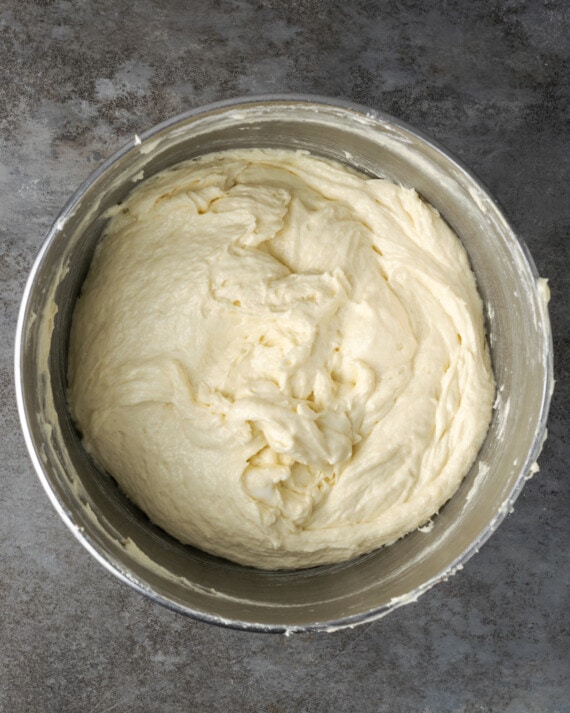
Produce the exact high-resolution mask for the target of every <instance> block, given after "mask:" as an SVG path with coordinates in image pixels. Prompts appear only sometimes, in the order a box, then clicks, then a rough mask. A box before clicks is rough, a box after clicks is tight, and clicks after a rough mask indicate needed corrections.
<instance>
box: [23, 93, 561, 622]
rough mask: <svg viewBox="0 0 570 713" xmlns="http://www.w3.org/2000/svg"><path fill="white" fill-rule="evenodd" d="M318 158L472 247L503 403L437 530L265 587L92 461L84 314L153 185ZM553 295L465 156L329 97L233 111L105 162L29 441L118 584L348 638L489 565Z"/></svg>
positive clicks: (31, 329)
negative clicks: (80, 422) (80, 355)
mask: <svg viewBox="0 0 570 713" xmlns="http://www.w3.org/2000/svg"><path fill="white" fill-rule="evenodd" d="M254 146H256V147H259V146H263V147H275V148H278V147H280V148H290V149H307V150H309V151H311V152H313V153H315V154H318V155H321V156H325V157H328V158H331V159H336V160H339V161H341V162H344V163H346V164H348V165H350V166H353V167H355V168H357V169H359V170H361V171H364V172H365V173H368V174H370V175H372V176H383V177H387V178H390V179H392V180H395V181H396V182H398V183H401V184H403V185H405V186H410V187H414V188H415V189H416V190H417V191H418V192H419V193H420V194H421V195H422V196H423V197H424V198H425V199H426V200H427V201H429V202H430V203H431V204H432V205H433V206H435V207H436V208H437V209H438V210H439V211H440V213H441V214H442V215H443V216H444V218H445V219H446V220H447V221H448V223H449V224H450V225H451V227H452V228H453V229H454V230H455V232H456V233H457V235H459V237H460V239H461V240H462V242H463V244H464V246H465V248H466V249H467V252H468V254H469V257H470V259H471V263H472V266H473V269H474V271H475V274H476V277H477V282H478V286H479V290H480V293H481V296H482V298H483V300H484V303H485V316H486V319H487V328H488V333H489V341H490V346H491V352H492V359H493V368H494V372H495V377H496V382H497V389H498V392H497V393H498V396H497V402H496V405H495V411H494V416H493V420H492V423H491V426H490V429H489V432H488V434H487V438H486V440H485V443H484V445H483V447H482V449H481V452H480V454H479V457H478V459H477V462H476V463H475V464H474V466H473V467H472V468H471V470H470V472H469V474H468V475H467V477H466V478H465V480H464V482H463V483H462V485H461V487H460V489H459V491H458V492H457V493H456V495H455V496H454V497H453V498H452V500H450V502H449V503H447V505H445V507H444V508H443V509H442V511H441V512H440V513H439V515H437V516H436V517H435V518H434V519H433V527H432V528H431V529H430V530H429V531H423V532H422V531H416V532H413V533H411V534H410V535H408V536H406V537H405V538H403V539H401V540H399V541H398V542H396V543H395V544H393V545H391V546H389V547H385V548H383V549H380V550H378V551H376V552H374V553H372V554H369V555H366V556H364V557H360V558H359V559H356V560H353V561H350V562H346V563H343V564H339V565H334V566H323V567H315V568H312V569H307V570H303V571H295V572H286V571H285V572H266V571H260V570H255V569H250V568H247V567H243V566H240V565H237V564H232V563H231V562H227V561H225V560H222V559H218V558H216V557H213V556H210V555H208V554H205V553H204V552H201V551H199V550H196V549H193V548H191V547H188V546H184V545H181V544H180V543H178V542H177V541H175V540H174V539H172V538H171V537H169V536H168V535H166V534H165V533H164V532H163V531H162V530H160V529H159V528H157V527H155V526H153V525H152V524H151V523H150V522H149V520H148V519H147V518H146V517H145V516H144V515H143V514H142V512H141V511H140V510H138V509H137V508H136V507H135V506H134V505H132V504H131V503H130V502H129V501H128V500H127V498H126V497H125V496H123V495H122V493H121V492H120V491H119V489H118V488H117V486H116V484H115V482H114V481H113V480H112V479H111V478H110V477H109V476H107V475H106V474H104V473H102V472H100V471H99V470H98V469H97V468H96V467H95V465H94V464H93V462H92V461H91V460H90V458H89V457H88V456H87V455H86V453H85V451H84V450H83V448H82V445H81V442H80V439H79V437H78V434H77V431H76V430H75V428H74V425H73V423H72V421H71V418H70V415H69V410H68V406H67V402H66V371H67V348H68V339H69V331H70V322H71V317H72V312H73V308H74V303H75V300H76V298H77V296H78V293H79V291H80V288H81V285H82V282H83V280H84V278H85V275H86V272H87V270H88V268H89V263H90V260H91V257H92V255H93V251H94V249H95V246H96V244H97V242H98V241H99V239H100V237H101V235H102V231H103V229H104V227H105V224H106V219H105V217H104V213H105V211H106V210H107V209H108V208H109V207H111V206H112V205H114V204H116V203H117V202H118V201H120V200H121V199H122V198H124V197H125V195H126V194H127V193H128V192H129V191H130V190H131V189H132V188H133V186H134V185H135V184H136V183H137V182H138V181H140V180H141V179H142V178H143V176H144V177H145V178H146V177H148V176H151V175H153V174H154V173H156V172H157V171H160V170H162V169H164V168H166V167H168V166H171V165H173V164H175V163H177V162H179V161H182V160H184V159H188V158H191V157H194V156H197V155H200V154H204V153H207V152H210V151H217V150H221V149H228V148H237V147H240V148H246V147H254ZM546 292H547V289H546V287H545V283H544V282H543V281H541V280H540V279H539V278H538V275H537V272H536V269H535V267H534V264H533V262H532V259H531V257H530V255H529V253H528V251H527V249H526V247H525V245H524V244H523V243H522V242H521V241H520V240H519V239H517V237H516V236H515V234H514V233H513V231H512V229H511V228H510V227H509V224H508V223H507V221H506V220H505V218H504V216H503V214H502V212H501V210H500V209H499V207H498V206H497V204H496V202H495V201H494V200H493V198H491V196H490V195H489V194H488V193H487V191H486V190H485V189H484V188H483V187H482V186H481V184H480V183H479V182H478V181H477V180H476V179H475V178H474V177H473V176H472V175H471V174H470V173H469V172H468V171H467V170H466V169H465V168H464V167H463V166H462V165H461V164H460V163H458V162H457V161H456V160H455V159H454V158H452V157H450V156H449V155H448V154H447V153H446V152H445V151H443V150H442V149H441V148H439V147H438V146H437V145H435V144H434V143H433V142H431V141H430V140H427V139H426V138H424V137H422V136H421V135H419V134H418V133H417V132H415V131H413V130H412V129H410V128H409V127H407V126H406V125H405V124H403V123H401V122H399V121H397V120H395V119H393V118H391V117H389V116H386V115H385V114H382V113H380V112H376V111H371V110H368V109H365V108H363V107H359V106H355V105H352V104H349V103H346V102H339V101H332V100H329V99H320V98H316V97H306V96H302V97H274V98H267V97H261V98H253V99H242V100H234V101H230V102H224V103H218V104H213V105H210V106H207V107H205V108H202V109H198V110H194V111H190V112H188V113H186V114H184V115H182V116H179V117H176V118H174V119H172V120H170V121H167V122H165V123H164V124H161V125H160V126H158V127H156V128H154V129H152V130H151V131H149V132H147V133H146V134H143V135H142V136H141V137H140V138H139V137H135V138H134V139H133V140H132V141H130V142H129V144H128V145H127V146H125V147H124V148H123V149H121V150H120V151H119V152H118V153H117V154H115V156H113V157H112V158H111V159H110V160H108V161H107V162H106V163H104V164H103V165H102V166H101V167H100V168H99V169H98V170H97V171H96V172H95V173H94V174H93V175H92V176H91V178H89V179H88V181H87V182H86V183H85V184H84V185H83V186H82V187H81V188H80V189H79V190H78V191H77V193H76V194H75V195H74V196H73V197H72V198H71V200H70V201H69V203H68V204H67V205H66V206H65V208H64V209H63V211H62V212H61V214H60V216H59V217H58V219H57V220H56V222H55V224H54V225H53V227H52V229H51V230H50V231H49V233H48V235H47V238H46V240H45V242H44V244H43V246H42V248H41V250H40V252H39V255H38V257H37V259H36V262H35V264H34V266H33V269H32V272H31V275H30V277H29V280H28V283H27V286H26V289H25V293H24V297H23V302H22V306H21V311H20V316H19V321H18V329H17V339H16V386H17V398H18V407H19V411H20V417H21V421H22V427H23V431H24V435H25V438H26V443H27V446H28V449H29V452H30V455H31V458H32V460H33V463H34V466H35V468H36V470H37V472H38V475H39V477H40V480H41V482H42V484H43V486H44V488H45V489H46V491H47V493H48V495H49V497H50V498H51V501H52V503H53V504H54V506H55V508H56V510H57V511H58V513H59V514H60V516H61V517H62V519H63V520H64V521H65V523H66V524H67V526H68V527H69V528H70V529H71V531H72V532H73V533H74V535H75V536H76V537H77V538H78V539H79V540H80V542H81V543H82V544H83V545H84V546H85V547H86V548H87V549H88V550H89V551H90V552H91V554H93V555H94V556H95V557H96V558H97V559H98V560H99V561H100V562H101V563H102V564H103V565H104V566H105V567H107V569H109V570H110V571H111V572H112V573H113V574H115V575H116V576H118V577H119V578H120V579H122V580H124V581H125V582H127V583H128V584H129V585H131V586H132V587H134V588H135V589H137V590H139V591H141V592H143V593H144V594H147V595H148V596H150V597H151V598H152V599H154V600H156V601H158V602H160V603H162V604H165V605H167V606H169V607H172V608H173V609H176V610H178V611H181V612H184V613H186V614H190V615H191V616H194V617H196V618H198V619H202V620H205V621H209V622H214V623H219V624H224V625H227V626H233V627H238V628H243V629H252V630H261V631H294V630H310V629H327V630H333V629H336V628H342V627H346V626H354V625H356V624H359V623H362V622H367V621H371V620H374V619H377V618H379V617H381V616H383V615H385V614H387V613H388V612H389V611H391V610H393V609H394V608H396V607H398V606H400V605H402V604H404V603H407V602H410V601H414V600H415V599H417V597H418V596H420V595H421V594H422V593H423V592H425V591H426V590H428V589H429V588H430V587H432V586H433V585H434V584H436V583H437V582H438V581H440V580H442V579H443V578H445V577H447V576H449V575H450V574H452V573H453V572H455V571H456V570H457V569H459V568H461V566H462V564H463V563H464V562H465V561H466V560H467V559H468V558H469V557H471V555H472V554H474V553H475V552H476V551H477V550H478V549H479V547H480V546H481V545H482V544H483V542H485V540H486V539H487V538H488V537H489V536H490V535H491V533H492V532H493V531H494V530H495V529H496V528H497V526H498V525H499V523H500V522H501V520H502V519H503V518H504V517H505V515H506V514H507V513H508V512H509V510H510V509H511V507H512V504H513V502H514V500H515V499H516V497H517V495H518V494H519V492H520V490H521V488H522V486H523V483H524V481H525V479H526V478H527V477H528V476H529V475H531V474H532V472H533V471H534V470H535V461H536V459H537V457H538V454H539V452H540V449H541V446H542V443H543V440H544V438H545V433H546V430H545V424H546V416H547V411H548V405H549V401H550V393H551V387H552V344H551V335H550V325H549V319H548V311H547V298H546Z"/></svg>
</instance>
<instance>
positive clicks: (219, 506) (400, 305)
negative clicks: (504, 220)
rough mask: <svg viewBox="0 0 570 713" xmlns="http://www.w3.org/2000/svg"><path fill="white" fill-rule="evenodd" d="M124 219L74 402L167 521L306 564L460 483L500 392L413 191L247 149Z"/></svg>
mask: <svg viewBox="0 0 570 713" xmlns="http://www.w3.org/2000/svg"><path fill="white" fill-rule="evenodd" d="M111 213H112V216H111V219H110V222H109V225H108V228H107V231H106V234H105V236H104V238H103V240H102V242H101V244H100V245H99V246H98V248H97V251H96V253H95V257H94V259H93V262H92V265H91V268H90V271H89V274H88V276H87V278H86V280H85V284H84V287H83V291H82V294H81V296H80V299H79V300H78V302H77V306H76V308H75V313H74V318H73V325H72V331H71V341H70V353H69V398H70V407H71V411H72V415H73V417H74V419H75V421H76V423H77V425H78V428H79V429H80V431H81V433H82V435H83V442H84V444H85V447H86V449H87V450H88V451H89V452H90V453H91V454H92V456H93V457H94V459H95V460H96V461H97V462H98V463H99V464H100V465H101V466H102V467H103V468H105V469H106V470H107V471H108V472H109V473H111V474H112V475H113V477H114V478H115V479H116V480H117V482H118V483H119V485H120V487H121V488H122V489H123V490H124V492H125V493H126V494H127V495H128V496H129V497H130V498H131V499H132V500H133V501H134V502H135V503H136V504H137V505H139V507H141V508H142V510H144V511H145V512H146V513H147V514H148V516H149V517H150V518H151V520H152V521H153V522H155V523H156V524H158V525H160V526H161V527H163V528H164V529H165V530H166V531H168V532H169V533H171V534H172V535H173V536H175V537H176V538H178V539H179V540H181V541H182V542H185V543H189V544H192V545H195V546H197V547H199V548H201V549H203V550H206V551H208V552H211V553H213V554H216V555H220V556H222V557H226V558H228V559H231V560H234V561H236V562H239V563H242V564H246V565H253V566H255V567H261V568H271V569H279V568H299V567H308V566H312V565H317V564H323V563H331V562H339V561H343V560H346V559H349V558H351V557H354V556H356V555H359V554H363V553H365V552H369V551H371V550H373V549H375V548H377V547H380V546H381V545H385V544H389V543H391V542H394V541H395V540H397V539H398V538H400V537H402V536H403V535H405V534H406V533H408V532H410V531H412V530H414V529H416V528H418V527H419V526H421V525H423V524H424V523H425V522H426V521H427V520H428V519H429V518H430V517H431V516H433V515H434V514H435V513H437V512H438V510H439V509H440V508H441V506H442V505H443V504H444V503H445V502H446V501H447V500H448V499H449V498H450V497H451V496H452V495H453V493H454V492H455V491H456V489H457V487H458V486H459V484H460V482H461V480H462V479H463V477H464V476H465V474H466V473H467V471H468V470H469V468H470V466H471V464H472V463H473V461H474V460H475V457H476V455H477V452H478V450H479V448H480V446H481V444H482V442H483V439H484V437H485V433H486V431H487V427H488V424H489V421H490V418H491V413H492V407H493V401H494V392H495V387H494V380H493V374H492V370H491V365H490V360H489V355H488V348H487V343H486V337H485V329H484V321H483V311H482V302H481V299H480V297H479V295H478V293H477V288H476V284H475V277H474V275H473V273H472V271H471V269H470V266H469V262H468V259H467V255H466V253H465V250H464V248H463V247H462V245H461V243H460V241H459V239H458V238H457V237H456V236H455V235H454V233H453V232H452V230H451V229H450V228H449V227H448V225H447V224H446V223H445V221H444V220H443V219H442V218H441V217H440V216H439V214H438V213H437V211H435V210H434V209H433V208H432V207H430V206H429V205H427V204H426V203H425V202H424V201H423V200H421V198H420V197H419V196H418V195H417V194H416V192H415V191H414V190H412V189H408V188H403V187H400V186H397V185H396V184H394V183H391V182H390V181H388V180H384V179H370V178H368V177H366V176H364V175H361V174H358V173H355V172H353V171H352V170H351V169H349V168H346V167H344V166H342V165H340V164H336V163H333V162H330V161H325V160H323V159H320V158H317V157H314V156H311V155H309V154H307V153H303V152H293V151H279V150H262V149H244V150H236V151H231V152H221V153H215V154H208V155H206V156H204V157H201V158H199V159H195V160H191V161H187V162H184V163H181V164H179V165H178V166H176V167H174V168H172V169H169V170H166V171H164V172H162V173H159V174H157V175H155V176H153V177H152V178H149V179H147V180H145V181H144V182H143V183H142V184H141V185H140V186H139V187H137V188H136V189H135V190H134V191H133V192H132V193H131V194H130V195H129V196H128V198H127V199H126V200H125V201H124V202H123V203H122V204H121V205H119V206H116V207H115V208H114V209H113V210H112V211H111Z"/></svg>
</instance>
